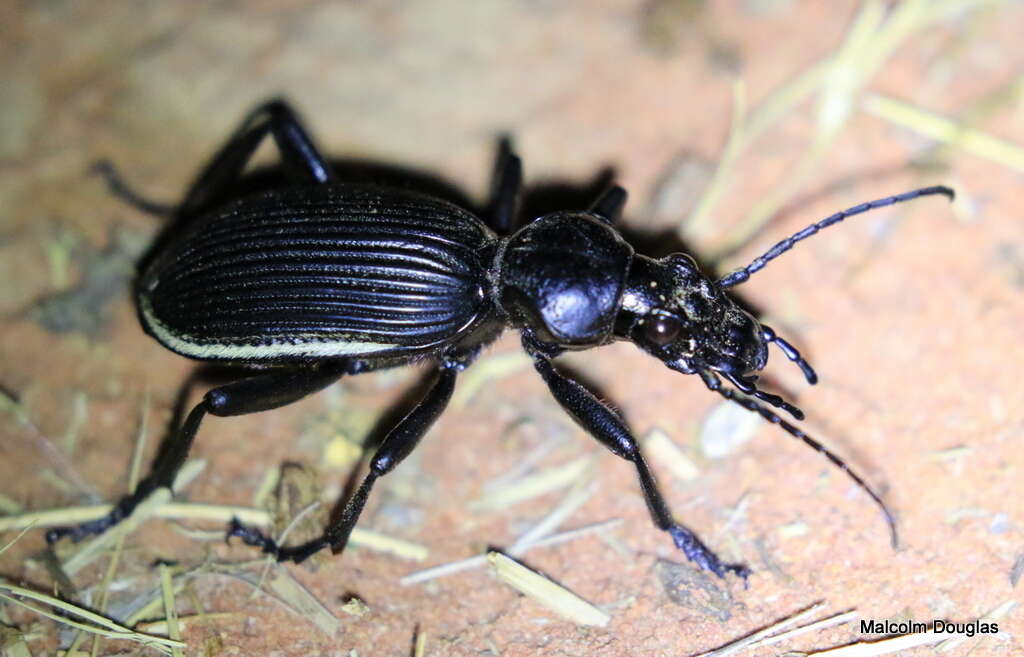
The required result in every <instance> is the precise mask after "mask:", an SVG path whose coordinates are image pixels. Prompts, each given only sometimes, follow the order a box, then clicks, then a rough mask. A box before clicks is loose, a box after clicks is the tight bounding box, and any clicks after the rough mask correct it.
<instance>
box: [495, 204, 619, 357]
mask: <svg viewBox="0 0 1024 657" xmlns="http://www.w3.org/2000/svg"><path fill="white" fill-rule="evenodd" d="M632 260H633V249H632V247H630V246H629V244H627V243H626V242H625V241H624V240H623V239H622V237H621V236H620V235H619V233H618V232H617V231H616V230H615V229H614V228H612V227H611V226H610V225H608V224H607V223H606V222H605V221H603V220H602V219H600V218H599V217H596V216H594V215H591V214H588V213H568V212H566V213H556V214H550V215H547V216H544V217H541V218H540V219H537V220H536V221H534V222H532V223H530V224H528V225H527V226H525V227H524V228H522V229H521V230H519V231H518V232H517V233H515V234H514V235H512V236H511V237H509V238H508V240H507V242H506V243H505V244H504V245H503V248H501V249H499V252H498V255H497V262H496V267H495V271H496V288H497V290H496V291H497V300H498V303H499V305H500V307H501V309H502V311H503V312H504V314H505V315H506V317H507V319H508V321H509V323H510V324H511V325H512V326H513V327H516V328H521V329H528V330H529V331H530V332H531V333H532V334H533V336H534V338H536V339H537V340H539V341H541V342H544V343H548V344H551V345H558V346H560V347H564V348H569V349H584V348H587V347H593V346H597V345H600V344H605V343H607V342H609V341H611V340H612V339H613V338H614V336H613V333H612V330H613V327H614V323H615V318H616V316H617V315H618V312H619V308H620V306H621V302H622V295H623V292H624V290H625V285H626V279H627V276H628V273H629V267H630V263H631V262H632Z"/></svg>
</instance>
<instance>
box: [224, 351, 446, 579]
mask: <svg viewBox="0 0 1024 657" xmlns="http://www.w3.org/2000/svg"><path fill="white" fill-rule="evenodd" d="M457 372H458V366H457V365H455V364H454V363H446V364H444V365H442V367H441V369H440V371H439V372H438V376H437V380H436V381H434V384H433V386H432V387H431V388H430V391H429V392H427V394H426V396H424V397H423V399H422V400H420V402H419V403H418V404H417V405H416V407H415V408H413V409H412V411H410V412H409V414H408V415H406V416H405V417H404V418H403V419H402V421H401V422H399V423H398V425H397V426H395V428H394V429H392V430H391V431H390V432H389V433H388V435H387V436H386V437H385V438H384V441H383V442H382V443H381V445H380V447H379V448H378V449H377V452H376V453H375V454H374V455H373V459H372V460H371V461H370V471H369V472H368V473H367V474H366V477H365V478H364V479H363V483H362V484H360V486H359V488H358V489H357V490H356V492H355V494H354V495H352V497H351V498H350V499H349V500H348V502H347V503H346V504H345V508H344V509H343V510H342V512H341V516H340V517H339V518H338V520H337V521H336V522H335V523H333V524H332V525H330V526H329V527H328V528H327V529H326V531H324V535H323V536H322V537H320V538H317V539H314V540H312V541H309V542H307V543H303V544H302V545H296V546H294V547H281V546H278V545H277V543H276V542H275V541H274V539H272V538H270V537H267V536H264V535H263V534H262V533H261V532H260V531H258V530H256V529H252V528H249V527H246V526H244V525H242V524H241V523H240V522H238V521H237V520H234V521H232V524H231V528H230V529H229V530H228V538H230V537H232V536H237V537H239V538H241V539H242V540H243V541H244V542H245V543H247V544H248V545H253V546H256V547H259V548H260V549H261V550H263V551H264V552H266V553H268V554H273V555H275V556H276V557H277V560H278V561H289V560H290V561H294V562H295V563H301V562H302V561H304V560H305V559H307V558H309V557H310V556H311V555H313V554H315V553H316V552H319V551H320V550H322V549H324V548H327V547H329V548H331V551H332V552H334V553H335V554H337V553H339V552H341V551H342V550H344V549H345V544H346V543H348V538H349V535H350V534H351V533H352V529H353V528H354V527H355V526H356V522H357V521H358V520H359V514H361V513H362V511H363V507H364V506H365V505H366V499H367V497H369V495H370V490H371V489H372V488H373V484H374V483H375V482H376V481H377V479H378V478H380V477H383V476H384V475H386V474H387V473H389V472H391V471H392V470H393V469H394V468H395V466H397V465H398V464H399V463H401V462H402V459H404V458H405V457H406V456H408V455H409V453H410V452H412V450H413V448H415V447H416V445H417V444H418V443H419V441H420V438H422V437H423V435H424V434H425V433H426V432H427V430H428V429H430V427H431V425H432V424H434V421H435V420H437V418H438V416H439V415H441V412H442V411H444V409H445V407H446V406H447V405H448V400H450V399H451V396H452V391H453V390H454V389H455V376H456V374H457Z"/></svg>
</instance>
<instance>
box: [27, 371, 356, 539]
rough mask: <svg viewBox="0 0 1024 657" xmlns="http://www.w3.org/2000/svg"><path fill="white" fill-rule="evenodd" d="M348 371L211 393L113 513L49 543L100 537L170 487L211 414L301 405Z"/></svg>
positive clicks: (304, 374) (269, 377) (59, 531)
mask: <svg viewBox="0 0 1024 657" xmlns="http://www.w3.org/2000/svg"><path fill="white" fill-rule="evenodd" d="M342 374H344V370H343V369H342V368H339V367H337V366H331V367H324V368H321V369H318V370H316V371H313V372H310V371H309V370H305V369H303V370H285V371H280V372H273V373H270V374H262V375H260V376H254V377H251V378H248V379H242V380H241V381H235V382H233V383H229V384H227V385H224V386H221V387H219V388H214V389H212V390H210V391H209V392H207V393H206V395H205V396H204V397H203V401H201V402H199V403H198V404H196V406H195V408H193V409H192V412H190V413H189V414H188V417H187V418H185V422H184V424H182V426H181V429H180V430H179V431H178V432H177V434H175V436H174V437H173V439H171V440H170V441H169V442H168V443H166V444H165V445H164V446H163V447H162V448H161V450H160V452H159V454H158V456H157V459H156V463H155V464H154V465H153V470H152V471H151V472H150V473H149V476H147V477H146V478H145V479H143V480H142V481H140V482H139V485H138V486H137V487H136V488H135V490H134V491H133V492H132V493H131V495H127V496H125V497H123V498H121V500H120V501H119V502H118V503H117V504H116V505H115V506H114V508H113V509H111V510H110V513H108V514H107V515H105V516H103V517H102V518H97V519H96V520H91V521H89V522H84V523H81V524H79V525H72V526H70V527H55V528H54V529H51V530H50V531H48V532H47V533H46V541H47V542H48V543H55V542H57V541H59V540H60V539H61V538H64V537H65V536H67V537H70V538H71V540H72V541H75V542H76V543H77V542H78V541H80V540H82V539H83V538H85V537H87V536H90V535H92V534H100V533H103V532H104V531H106V530H107V529H109V528H111V527H113V526H114V525H116V524H117V523H119V522H121V521H122V520H124V519H125V518H127V517H128V516H129V515H131V513H132V511H134V510H135V507H137V506H138V505H139V504H140V503H142V501H143V500H145V499H146V498H147V497H148V496H149V495H150V494H152V493H153V491H155V490H157V489H158V488H162V487H166V488H170V487H171V485H172V484H173V483H174V479H175V477H176V476H177V475H178V471H179V470H181V466H182V465H184V463H185V458H186V457H187V456H188V452H189V449H191V447H192V442H193V440H194V439H195V437H196V431H198V430H199V425H200V423H202V421H203V416H205V415H206V414H207V413H210V414H211V415H217V416H221V417H225V416H230V415H246V414H249V413H257V412H259V411H268V410H270V409H272V408H279V407H281V406H285V405H287V404H291V403H293V402H296V401H298V400H300V399H302V398H303V397H305V396H307V395H310V394H312V393H314V392H316V391H318V390H321V389H322V388H325V387H327V386H328V385H330V384H331V383H334V382H335V381H337V380H338V379H339V378H340V377H341V376H342Z"/></svg>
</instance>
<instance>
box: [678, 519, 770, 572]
mask: <svg viewBox="0 0 1024 657" xmlns="http://www.w3.org/2000/svg"><path fill="white" fill-rule="evenodd" d="M668 533H669V535H670V536H672V541H673V542H674V543H675V544H676V547H677V548H679V549H680V550H682V551H683V554H685V555H686V558H687V559H689V560H690V561H692V562H693V563H695V564H697V565H698V566H700V567H701V568H702V569H704V570H709V571H711V572H713V573H714V574H716V575H718V576H719V577H721V578H722V579H725V576H726V575H727V574H729V573H733V574H735V575H738V576H739V577H742V578H743V582H744V584H746V582H747V578H748V577H750V573H751V570H750V568H747V567H746V566H744V565H743V564H727V563H723V562H722V560H721V559H719V558H718V557H717V556H716V555H715V553H714V552H712V551H711V550H709V549H708V548H707V547H705V545H704V544H703V543H701V542H700V539H698V538H697V537H696V536H694V534H693V532H691V531H689V530H687V529H685V528H683V527H680V526H679V525H673V526H672V527H670V528H669V529H668Z"/></svg>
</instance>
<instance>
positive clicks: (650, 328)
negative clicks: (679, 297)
mask: <svg viewBox="0 0 1024 657" xmlns="http://www.w3.org/2000/svg"><path fill="white" fill-rule="evenodd" d="M682 330H683V323H682V322H681V321H679V320H678V319H676V318H675V317H673V316H672V315H657V316H655V317H654V318H652V319H650V320H648V321H647V322H645V323H644V338H646V339H647V341H648V342H652V343H654V344H656V345H658V346H659V347H664V346H665V345H667V344H669V343H670V342H672V341H673V340H675V339H676V338H677V337H679V333H680V332H682Z"/></svg>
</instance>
